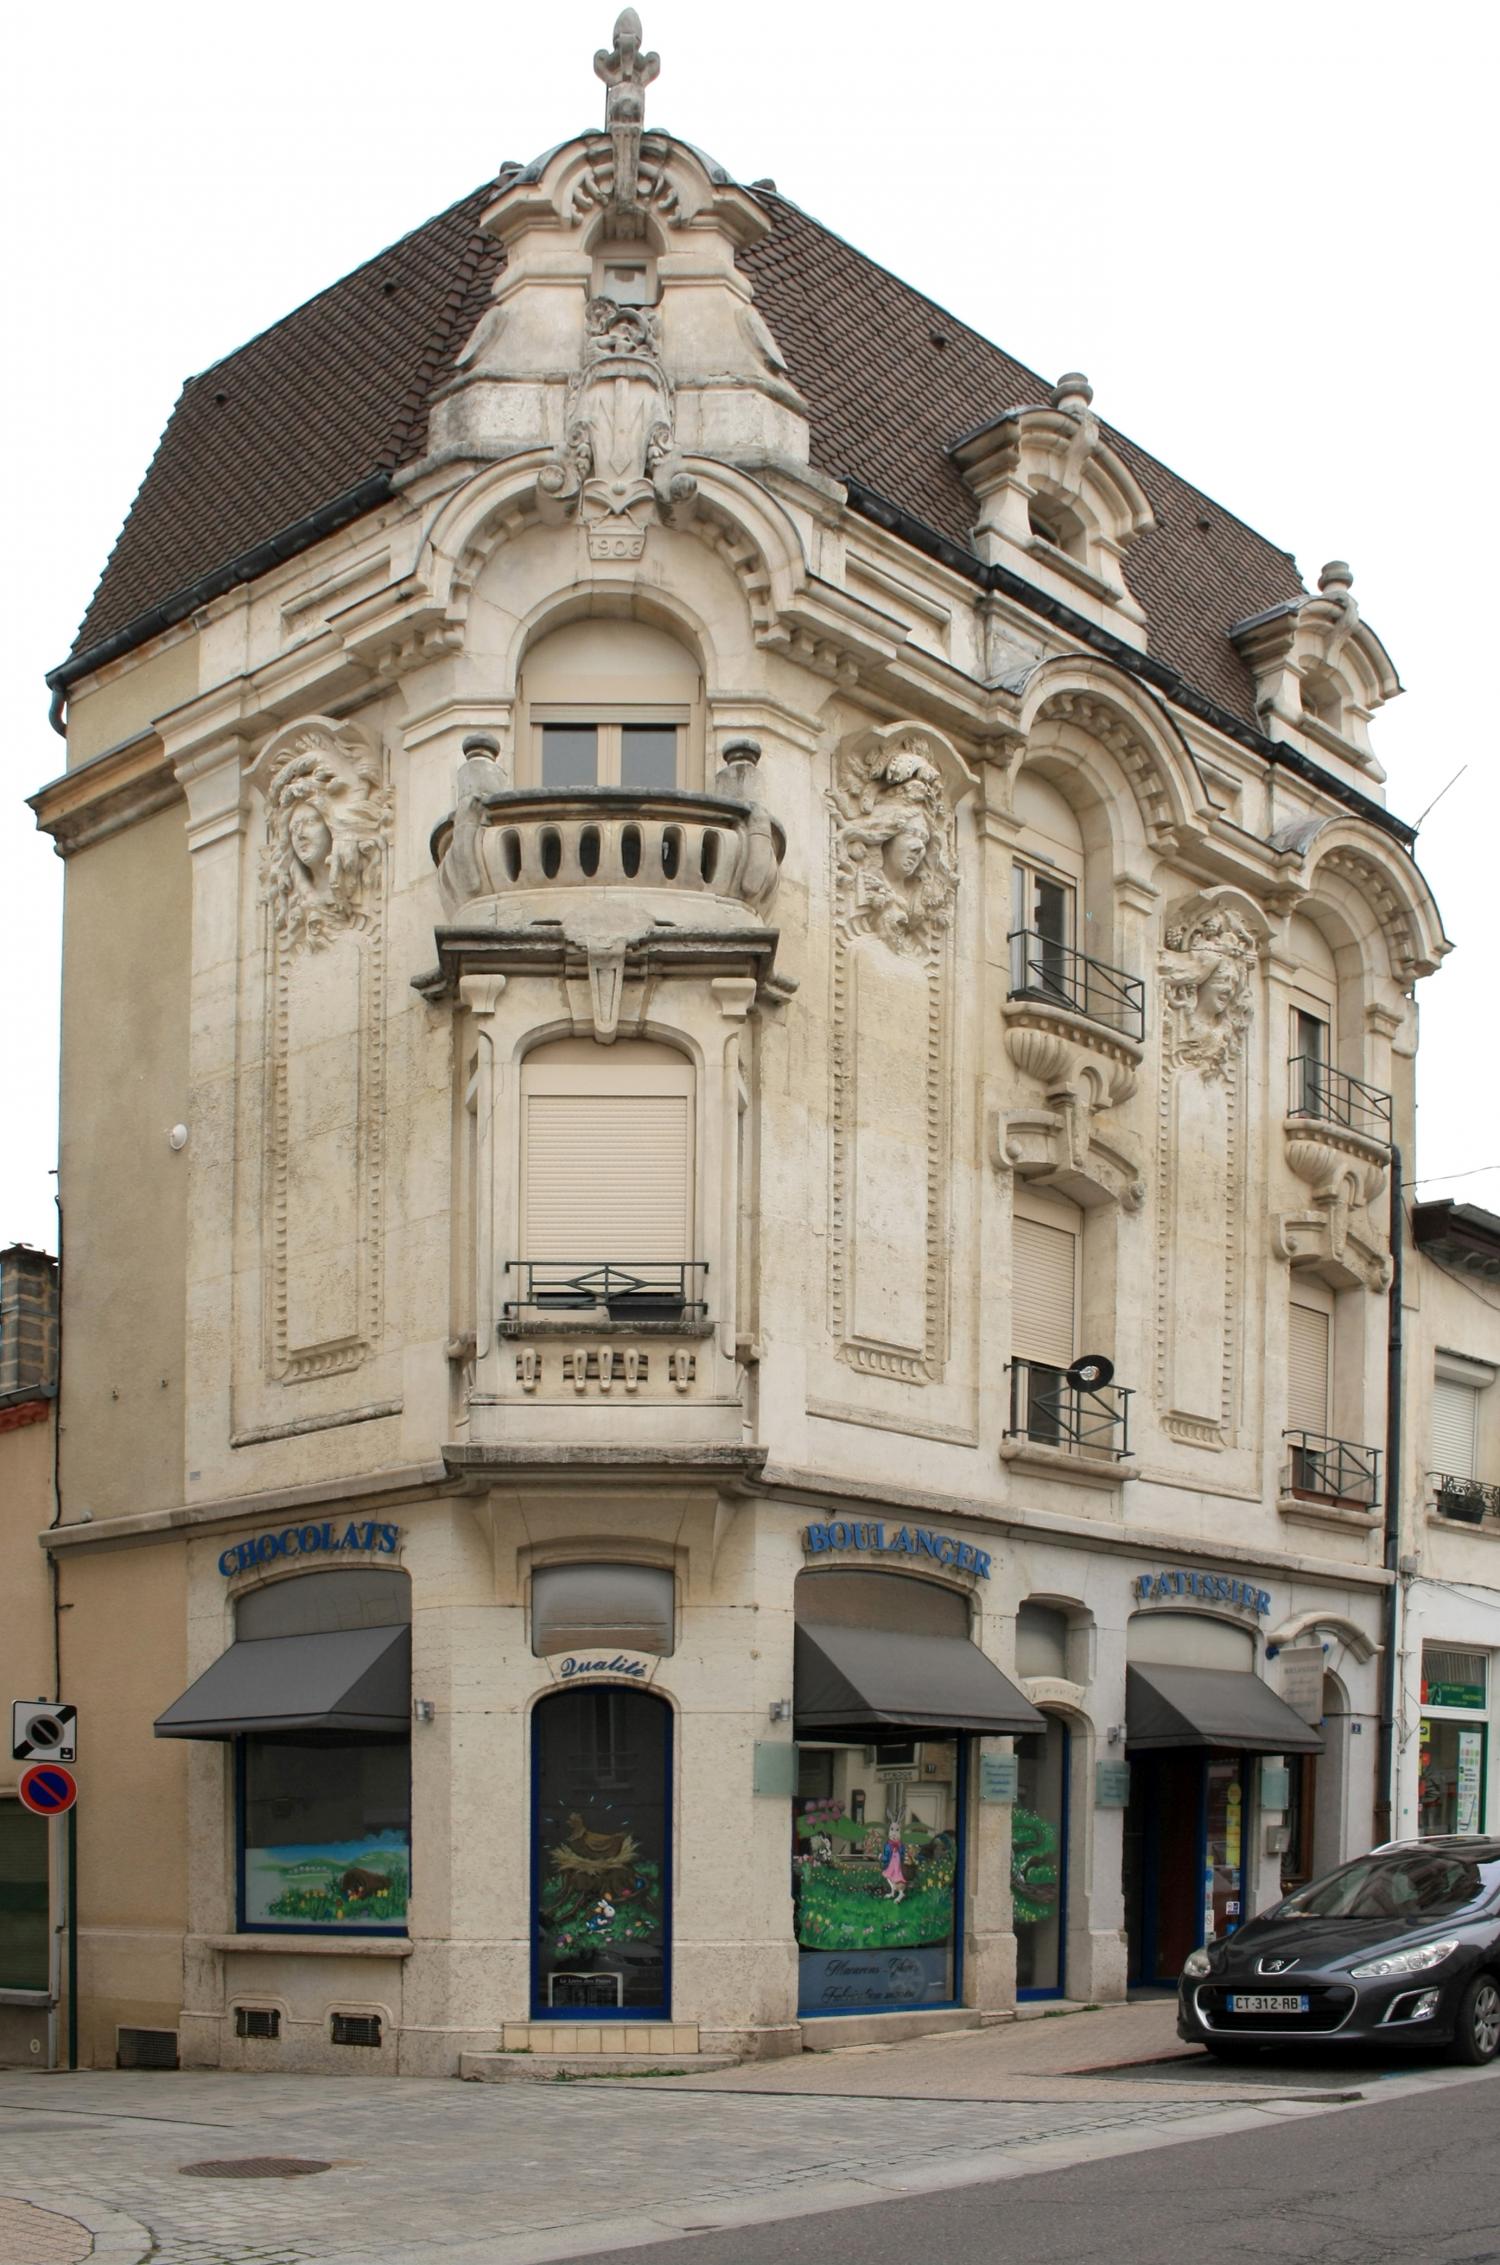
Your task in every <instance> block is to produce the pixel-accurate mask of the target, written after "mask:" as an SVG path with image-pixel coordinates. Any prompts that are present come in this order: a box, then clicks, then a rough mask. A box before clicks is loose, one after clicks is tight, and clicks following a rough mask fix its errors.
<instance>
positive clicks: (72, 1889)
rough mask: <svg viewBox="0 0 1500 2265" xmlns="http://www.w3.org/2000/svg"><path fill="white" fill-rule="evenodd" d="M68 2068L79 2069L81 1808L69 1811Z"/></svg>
mask: <svg viewBox="0 0 1500 2265" xmlns="http://www.w3.org/2000/svg"><path fill="white" fill-rule="evenodd" d="M67 1834H68V2066H69V2068H70V2069H74V2068H77V2066H78V1808H77V1804H76V1803H75V1804H74V1806H73V1807H72V1808H71V1809H70V1810H69V1811H68V1823H67Z"/></svg>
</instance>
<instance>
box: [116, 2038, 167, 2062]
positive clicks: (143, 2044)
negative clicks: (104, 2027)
mask: <svg viewBox="0 0 1500 2265" xmlns="http://www.w3.org/2000/svg"><path fill="white" fill-rule="evenodd" d="M115 2066H116V2068H175V2067H176V2066H177V2032H176V2030H175V2029H117V2030H116V2031H115Z"/></svg>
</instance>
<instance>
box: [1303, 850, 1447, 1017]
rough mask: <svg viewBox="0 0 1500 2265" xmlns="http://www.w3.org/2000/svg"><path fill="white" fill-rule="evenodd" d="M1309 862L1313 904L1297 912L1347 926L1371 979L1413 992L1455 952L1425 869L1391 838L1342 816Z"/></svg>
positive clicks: (1347, 930)
mask: <svg viewBox="0 0 1500 2265" xmlns="http://www.w3.org/2000/svg"><path fill="white" fill-rule="evenodd" d="M1306 857H1307V872H1306V882H1307V891H1308V902H1307V903H1305V904H1302V905H1299V906H1298V908H1297V909H1298V910H1299V911H1304V912H1307V913H1308V914H1309V915H1310V916H1311V917H1313V918H1314V919H1317V918H1318V917H1319V915H1320V913H1321V915H1322V918H1323V919H1324V920H1325V922H1326V921H1328V920H1330V919H1332V920H1334V921H1339V922H1341V923H1342V925H1343V927H1344V930H1345V934H1346V937H1347V940H1348V941H1349V942H1350V943H1352V944H1355V945H1357V946H1358V948H1359V951H1360V954H1361V958H1362V961H1363V964H1364V968H1365V971H1366V974H1367V975H1368V976H1371V977H1378V976H1379V975H1381V974H1386V975H1388V976H1389V977H1390V978H1391V979H1392V980H1393V981H1394V982H1395V983H1396V984H1397V985H1398V986H1399V987H1400V988H1401V989H1402V990H1403V991H1405V990H1409V989H1410V987H1411V985H1412V984H1413V983H1414V982H1415V981H1416V980H1417V978H1418V977H1419V976H1422V975H1431V974H1432V973H1433V972H1434V970H1435V969H1436V967H1437V965H1438V962H1439V961H1440V960H1441V959H1442V958H1443V956H1444V955H1445V954H1446V953H1447V952H1448V951H1450V950H1451V948H1452V947H1451V945H1450V944H1449V942H1448V939H1447V937H1446V936H1445V935H1444V933H1443V924H1442V916H1441V915H1440V913H1439V911H1438V908H1437V903H1436V901H1435V899H1434V897H1433V894H1432V891H1431V889H1430V888H1429V887H1428V885H1427V882H1426V880H1425V878H1424V876H1423V874H1422V871H1421V869H1420V867H1419V866H1418V865H1417V864H1416V863H1415V861H1414V860H1413V859H1412V858H1411V857H1410V856H1409V855H1408V854H1407V853H1406V852H1405V851H1404V850H1401V849H1398V848H1397V847H1396V845H1395V843H1394V842H1391V841H1389V840H1388V839H1387V838H1386V836H1385V835H1383V834H1378V833H1376V832H1375V831H1374V830H1373V829H1372V828H1371V827H1369V826H1366V825H1361V824H1360V823H1359V821H1358V820H1356V819H1354V818H1335V819H1334V820H1332V822H1331V823H1330V824H1328V825H1326V826H1324V827H1322V828H1321V829H1320V830H1319V832H1318V834H1317V836H1316V838H1315V839H1314V840H1313V841H1311V842H1310V843H1309V845H1308V847H1307V850H1306ZM1382 961H1383V963H1384V964H1383V965H1382V964H1381V962H1382Z"/></svg>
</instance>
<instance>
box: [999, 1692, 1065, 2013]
mask: <svg viewBox="0 0 1500 2265" xmlns="http://www.w3.org/2000/svg"><path fill="white" fill-rule="evenodd" d="M1016 1762H1017V1781H1016V1800H1015V1806H1014V1808H1013V1809H1012V1810H1011V1819H1010V1832H1011V1853H1010V1886H1011V1906H1012V1912H1013V1924H1014V1927H1015V1933H1016V1995H1017V1997H1021V1998H1060V1997H1061V1996H1062V1995H1063V1992H1064V1989H1065V1988H1066V1984H1067V1967H1066V1949H1067V1917H1068V1726H1067V1724H1066V1723H1065V1722H1059V1721H1058V1719H1057V1717H1056V1716H1055V1715H1049V1716H1048V1717H1047V1727H1046V1729H1045V1730H1033V1731H1030V1732H1028V1733H1027V1735H1026V1736H1025V1737H1024V1738H1018V1739H1017V1740H1016Z"/></svg>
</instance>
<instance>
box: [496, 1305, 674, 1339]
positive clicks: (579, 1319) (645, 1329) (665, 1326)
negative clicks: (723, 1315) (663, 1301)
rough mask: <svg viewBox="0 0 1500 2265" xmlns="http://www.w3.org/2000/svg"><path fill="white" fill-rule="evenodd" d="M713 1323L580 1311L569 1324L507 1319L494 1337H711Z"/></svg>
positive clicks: (499, 1324) (561, 1320)
mask: <svg viewBox="0 0 1500 2265" xmlns="http://www.w3.org/2000/svg"><path fill="white" fill-rule="evenodd" d="M717 1327H718V1323H717V1322H716V1321H709V1320H704V1321H627V1320H621V1321H611V1320H610V1318H609V1316H608V1314H605V1313H596V1312H594V1311H592V1310H591V1309H589V1308H586V1307H581V1308H580V1309H579V1311H578V1312H577V1313H576V1314H575V1315H574V1316H573V1317H572V1318H571V1319H568V1320H564V1319H562V1318H559V1319H557V1320H555V1321H522V1320H521V1319H519V1318H518V1317H508V1318H506V1319H505V1320H502V1321H499V1322H497V1323H496V1325H495V1329H496V1334H497V1336H500V1337H503V1338H505V1340H506V1342H507V1343H509V1342H511V1341H512V1340H513V1339H517V1338H522V1337H560V1338H562V1340H563V1341H564V1343H571V1342H572V1341H573V1340H574V1339H588V1338H592V1337H691V1338H705V1337H712V1335H713V1333H714V1331H715V1330H716V1329H717Z"/></svg>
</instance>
